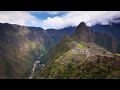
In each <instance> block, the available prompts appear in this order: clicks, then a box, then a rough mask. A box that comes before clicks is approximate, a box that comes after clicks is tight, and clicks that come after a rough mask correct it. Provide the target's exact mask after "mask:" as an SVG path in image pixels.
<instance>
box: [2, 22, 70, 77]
mask: <svg viewBox="0 0 120 90" xmlns="http://www.w3.org/2000/svg"><path fill="white" fill-rule="evenodd" d="M67 29H68V28H66V29H64V30H61V31H56V30H53V31H52V32H50V31H47V30H44V29H42V28H40V27H26V26H20V25H16V24H8V23H4V24H3V23H0V69H1V70H0V78H10V79H12V78H27V77H28V76H29V74H30V71H31V70H32V67H33V63H34V62H35V61H36V60H37V59H38V57H39V56H40V55H41V54H45V53H46V52H47V51H48V50H49V48H51V47H53V46H54V45H55V44H56V43H58V42H59V40H61V39H62V37H63V36H64V33H63V31H64V32H66V33H67V32H68V30H67ZM71 30H72V29H71ZM58 34H60V36H58ZM68 35H71V33H70V34H68Z"/></svg>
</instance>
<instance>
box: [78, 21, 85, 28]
mask: <svg viewBox="0 0 120 90" xmlns="http://www.w3.org/2000/svg"><path fill="white" fill-rule="evenodd" d="M79 26H85V27H86V24H85V22H81V23H80V24H79V25H78V27H79Z"/></svg>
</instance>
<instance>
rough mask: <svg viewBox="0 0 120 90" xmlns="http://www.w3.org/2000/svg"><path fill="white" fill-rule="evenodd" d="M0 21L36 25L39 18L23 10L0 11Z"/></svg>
mask: <svg viewBox="0 0 120 90" xmlns="http://www.w3.org/2000/svg"><path fill="white" fill-rule="evenodd" d="M0 22H1V23H11V24H19V25H27V26H36V25H37V24H38V22H40V20H38V19H37V18H36V17H34V16H32V15H31V14H30V13H29V12H25V11H0Z"/></svg>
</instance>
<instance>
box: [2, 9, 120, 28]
mask: <svg viewBox="0 0 120 90" xmlns="http://www.w3.org/2000/svg"><path fill="white" fill-rule="evenodd" d="M116 18H120V11H0V23H10V24H18V25H24V26H34V27H42V28H44V29H62V28H65V27H68V26H77V25H79V23H80V22H85V23H86V24H87V26H93V25H95V24H97V23H99V24H102V25H107V24H109V22H115V23H118V22H120V20H116Z"/></svg>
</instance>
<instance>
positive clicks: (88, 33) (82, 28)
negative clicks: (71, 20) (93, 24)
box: [75, 22, 120, 52]
mask: <svg viewBox="0 0 120 90" xmlns="http://www.w3.org/2000/svg"><path fill="white" fill-rule="evenodd" d="M75 36H77V38H78V40H80V41H84V42H89V43H96V44H97V45H99V46H102V47H104V48H106V49H107V50H110V51H112V52H120V51H119V48H118V46H119V44H120V43H119V41H118V40H117V39H116V38H114V37H113V36H112V35H110V34H109V33H105V32H101V31H99V32H95V31H93V30H92V28H90V27H87V26H86V25H85V23H84V22H82V23H80V24H79V25H78V26H77V28H76V30H75Z"/></svg>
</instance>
